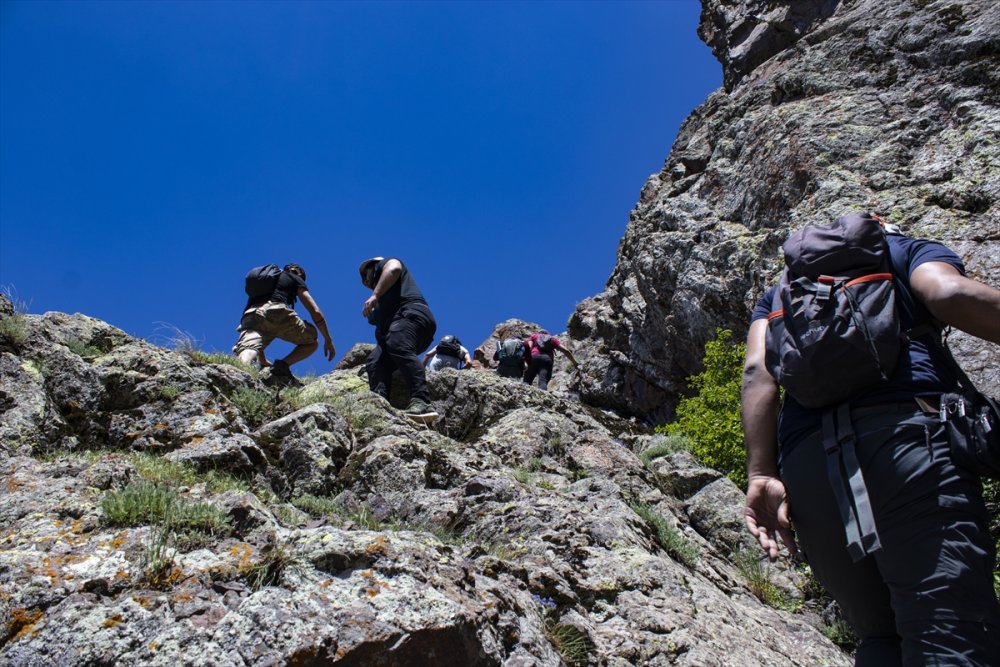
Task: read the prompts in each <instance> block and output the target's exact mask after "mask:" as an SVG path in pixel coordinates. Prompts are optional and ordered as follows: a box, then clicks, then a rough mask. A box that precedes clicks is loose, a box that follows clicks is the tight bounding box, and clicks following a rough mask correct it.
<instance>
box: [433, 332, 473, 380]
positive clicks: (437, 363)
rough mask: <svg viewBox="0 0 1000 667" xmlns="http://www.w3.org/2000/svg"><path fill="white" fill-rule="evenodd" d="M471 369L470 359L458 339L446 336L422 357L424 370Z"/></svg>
mask: <svg viewBox="0 0 1000 667" xmlns="http://www.w3.org/2000/svg"><path fill="white" fill-rule="evenodd" d="M471 367H472V357H470V356H469V351H468V350H467V349H466V348H465V346H464V345H462V341H460V340H459V339H458V338H456V337H454V336H452V335H450V334H449V335H447V336H445V337H444V338H442V339H441V342H440V343H438V344H437V345H436V346H435V347H434V348H433V349H432V350H431V351H430V352H428V353H427V354H425V355H424V368H426V369H427V370H429V371H431V372H437V371H439V370H441V369H442V368H454V369H455V370H461V369H463V368H471Z"/></svg>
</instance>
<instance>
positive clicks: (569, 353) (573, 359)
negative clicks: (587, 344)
mask: <svg viewBox="0 0 1000 667" xmlns="http://www.w3.org/2000/svg"><path fill="white" fill-rule="evenodd" d="M556 349H557V350H559V351H560V352H562V353H563V354H565V355H566V357H567V358H568V359H569V360H570V361H571V362H573V365H574V366H579V364H578V363H577V362H576V357H574V356H573V353H572V352H570V351H569V350H567V349H566V348H565V347H563V346H562V345H560V346H559V347H557V348H556Z"/></svg>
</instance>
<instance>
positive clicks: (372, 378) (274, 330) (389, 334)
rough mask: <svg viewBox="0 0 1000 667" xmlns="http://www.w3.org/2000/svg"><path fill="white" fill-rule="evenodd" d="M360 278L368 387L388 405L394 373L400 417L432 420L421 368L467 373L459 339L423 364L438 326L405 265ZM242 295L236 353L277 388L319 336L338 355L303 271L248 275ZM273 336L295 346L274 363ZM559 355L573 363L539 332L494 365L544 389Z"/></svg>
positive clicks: (377, 264)
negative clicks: (402, 398) (401, 386)
mask: <svg viewBox="0 0 1000 667" xmlns="http://www.w3.org/2000/svg"><path fill="white" fill-rule="evenodd" d="M358 273H359V275H360V278H361V284H362V285H364V286H365V287H366V288H368V289H370V290H371V294H370V295H369V296H368V298H367V299H365V302H364V305H363V306H362V309H361V312H362V315H363V316H364V317H365V318H366V319H367V320H368V322H369V324H371V325H372V326H374V327H375V348H374V349H373V350H372V351H371V353H370V354H369V355H368V359H367V361H366V362H365V370H366V372H367V375H368V386H369V388H370V389H371V390H372V391H373V392H375V393H376V394H378V395H380V396H382V397H383V398H385V399H388V398H389V391H390V388H391V386H392V382H391V381H392V375H393V372H395V371H399V373H400V375H401V376H402V378H403V380H404V381H405V383H406V386H407V388H408V389H409V394H410V400H409V403H408V404H407V406H406V408H405V410H404V413H405V414H406V415H407V416H408V417H410V418H411V419H413V420H415V421H419V422H425V423H426V422H431V421H433V420H435V419H436V418H437V417H438V416H439V415H438V413H437V412H436V411H435V410H434V408H433V407H432V406H431V404H430V397H429V395H428V392H427V378H426V375H425V369H426V370H427V371H431V372H436V371H440V370H442V369H444V368H455V369H462V368H472V367H473V359H472V357H471V356H470V355H469V351H468V349H466V348H465V347H464V346H463V345H462V342H461V341H460V340H459V339H458V338H456V337H455V336H452V335H447V336H444V337H443V338H442V339H441V341H440V342H439V343H438V344H437V345H436V346H435V347H434V348H432V349H431V350H430V351H428V352H427V353H426V354H425V355H424V357H423V361H421V359H420V357H419V355H420V353H421V352H423V351H424V350H426V349H427V348H428V347H429V346H430V344H431V343H432V342H433V340H434V335H435V333H436V332H437V322H436V320H435V319H434V314H433V313H432V312H431V310H430V308H429V307H428V305H427V300H426V299H425V298H424V296H423V294H422V293H421V291H420V289H419V288H418V287H417V283H416V281H415V280H414V279H413V276H412V275H411V274H410V272H409V270H408V269H407V268H406V265H404V264H403V263H402V262H401V261H400V260H398V259H395V258H385V257H372V258H371V259H366V260H365V261H363V262H361V265H360V266H359V267H358ZM246 292H247V295H248V299H247V303H246V305H245V306H244V308H243V316H242V318H241V319H240V324H239V327H238V328H237V331H238V332H239V340H238V341H237V342H236V345H235V346H234V347H233V353H234V354H236V355H237V356H238V357H239V358H240V360H241V361H243V362H244V363H248V364H250V363H257V364H258V365H259V366H260V367H261V368H267V367H269V368H270V374H271V377H274V378H276V379H277V381H278V382H281V383H291V382H294V381H295V380H294V376H293V375H292V372H291V370H290V366H291V365H292V364H294V363H296V362H298V361H302V360H303V359H305V358H307V357H308V356H309V355H311V354H312V353H313V352H315V351H316V349H317V348H318V347H319V341H318V333H322V334H323V337H324V345H323V353H324V356H325V357H326V359H327V360H332V359H333V357H334V355H335V354H336V350H335V348H334V346H333V341H332V339H331V337H330V332H329V330H328V329H327V326H326V321H325V319H324V317H323V312H322V311H321V310H320V308H319V306H318V305H317V304H316V301H315V299H313V297H312V295H311V294H310V293H309V289H308V287H307V286H306V272H305V270H304V269H303V268H302V267H301V266H299V265H298V264H286V265H285V267H284V268H283V269H282V268H278V266H277V265H275V264H268V265H265V266H260V267H256V268H254V269H251V270H250V272H249V273H248V274H247V277H246ZM296 300H301V301H302V304H303V305H304V306H305V307H306V310H307V311H309V315H310V317H311V318H312V321H313V324H310V323H308V322H305V321H304V320H303V319H302V318H301V317H299V315H298V313H296V312H295V303H296ZM275 338H280V339H281V340H285V341H288V342H290V343H292V344H294V345H295V348H294V349H293V350H292V351H291V352H290V353H289V354H287V355H286V356H285V357H284V358H283V359H276V360H274V361H273V362H272V361H269V360H268V359H267V357H266V355H265V354H264V350H265V349H266V348H267V346H268V345H270V344H271V343H272V342H273V341H274V339H275ZM557 351H558V352H560V353H561V354H564V355H566V357H567V358H568V359H569V360H570V361H571V362H572V363H573V365H574V366H576V365H577V361H576V358H575V357H574V356H573V353H572V352H570V351H569V350H567V349H566V347H565V346H564V345H563V344H562V343H561V342H560V341H559V339H558V338H556V337H555V336H552V335H550V334H549V332H548V331H545V330H544V329H543V330H541V331H538V332H537V333H534V334H531V335H530V336H525V337H516V338H512V339H505V340H502V341H500V342H498V344H497V351H496V353H495V354H494V355H493V359H494V360H495V361H497V362H498V367H497V372H498V373H499V374H500V375H502V376H504V377H510V378H518V379H523V381H524V382H526V383H528V384H532V383H533V382H534V380H535V378H536V377H537V378H538V387H539V388H540V389H547V388H548V384H549V380H550V379H551V377H552V368H553V357H554V355H555V352H557Z"/></svg>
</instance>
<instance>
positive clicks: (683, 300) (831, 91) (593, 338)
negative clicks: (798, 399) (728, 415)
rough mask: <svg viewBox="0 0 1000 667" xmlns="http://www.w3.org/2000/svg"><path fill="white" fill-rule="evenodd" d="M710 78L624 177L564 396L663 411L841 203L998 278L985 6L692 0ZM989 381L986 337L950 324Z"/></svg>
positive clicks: (997, 181)
mask: <svg viewBox="0 0 1000 667" xmlns="http://www.w3.org/2000/svg"><path fill="white" fill-rule="evenodd" d="M699 35H700V36H701V37H702V39H704V40H705V41H706V43H708V44H709V45H710V46H711V48H712V50H713V52H714V53H715V55H716V56H717V57H718V58H719V60H720V62H721V63H722V65H723V71H724V81H725V88H724V89H723V90H719V91H717V92H715V93H713V94H712V95H711V96H710V97H709V98H708V100H706V101H705V103H704V104H702V105H701V106H700V107H698V108H697V109H695V111H694V112H693V113H692V114H691V115H690V116H689V117H688V119H687V120H686V121H685V122H684V124H683V125H682V127H681V130H680V132H679V134H678V137H677V139H676V142H675V143H674V146H673V148H672V150H671V152H670V155H669V157H668V158H667V160H666V163H665V164H664V167H663V169H662V170H661V171H660V172H659V173H658V174H654V175H653V176H651V177H650V178H649V180H648V181H647V182H646V184H645V186H644V187H643V188H642V192H641V195H640V198H639V202H638V204H637V205H636V207H635V209H634V210H633V211H632V213H631V215H630V219H629V224H628V228H627V230H626V232H625V236H624V238H623V239H622V241H621V244H620V246H619V249H618V261H617V265H616V267H615V269H614V272H613V273H612V275H611V277H610V278H609V280H608V284H607V288H606V289H605V291H604V292H602V293H601V294H599V295H597V296H595V297H593V298H590V299H587V300H585V301H584V302H582V303H581V304H580V305H579V306H578V307H577V309H576V312H575V314H574V315H573V317H572V318H571V320H570V324H569V332H570V334H571V335H572V337H573V338H574V339H576V340H577V341H578V344H580V345H582V346H584V347H588V348H590V349H591V350H592V353H591V354H584V355H580V356H582V357H583V358H584V359H586V363H585V364H584V370H583V375H582V382H581V387H580V392H581V395H582V397H583V398H584V400H586V401H587V402H590V403H592V404H594V405H601V406H606V407H612V408H615V409H617V410H621V411H624V412H627V413H630V414H636V415H644V416H652V417H653V418H654V419H655V420H656V421H664V420H666V419H667V418H669V417H670V416H671V414H672V411H673V408H674V406H675V404H676V399H677V396H678V393H679V392H682V391H683V390H684V387H685V378H686V377H688V376H690V375H691V374H693V373H695V372H697V371H698V370H699V369H700V368H699V367H700V362H701V358H702V354H703V349H704V345H705V343H706V342H707V341H708V340H711V339H712V338H714V337H715V330H716V328H717V327H723V328H728V329H731V330H733V331H734V332H735V333H736V335H737V336H742V335H744V334H745V332H746V328H747V322H748V318H749V314H750V310H751V309H752V308H753V305H754V304H755V302H756V300H757V298H758V297H759V295H760V294H761V292H762V290H765V289H766V288H767V287H768V286H769V285H771V284H772V283H773V281H774V280H775V279H776V276H777V273H778V271H779V270H780V265H781V258H780V247H781V244H782V242H783V241H784V239H785V238H786V237H787V236H788V235H789V233H791V232H792V231H793V230H795V229H797V228H799V227H802V226H804V225H806V224H825V223H827V222H829V221H831V220H832V219H833V218H835V217H836V216H838V215H841V214H843V213H846V212H848V211H851V210H855V209H869V210H875V211H879V212H881V213H882V214H884V215H885V216H886V217H887V218H888V219H889V220H890V221H891V222H895V223H898V224H900V225H901V226H902V228H903V231H904V232H905V233H907V234H909V235H911V236H917V237H923V238H931V239H935V240H939V241H943V242H945V243H946V244H948V245H949V246H950V247H952V248H953V249H954V250H955V251H956V252H958V253H959V255H960V256H961V257H962V258H963V259H964V261H965V263H966V268H967V270H968V274H969V275H970V276H971V277H974V278H976V279H978V280H981V281H984V282H987V283H989V284H992V285H995V286H1000V214H998V208H997V207H998V202H1000V166H998V165H1000V141H998V136H997V128H998V127H1000V109H998V102H1000V74H998V72H1000V66H998V65H1000V58H998V52H1000V5H998V4H997V3H996V2H993V1H992V0H968V1H965V2H961V3H955V2H945V1H939V2H934V1H932V0H854V1H841V2H837V1H836V0H802V1H797V2H788V1H781V2H764V1H763V0H759V1H751V0H724V1H723V0H704V2H703V11H702V21H701V25H700V26H699ZM952 347H953V349H954V350H955V351H956V356H957V357H958V358H959V360H960V361H961V362H962V364H963V365H964V366H965V368H966V369H967V370H968V371H970V374H971V375H972V377H973V379H974V380H976V381H977V382H978V383H979V384H980V385H981V388H982V389H984V390H987V391H988V392H992V393H993V394H994V395H1000V353H998V352H997V348H996V346H988V345H985V344H982V343H980V342H977V341H976V340H975V339H971V338H969V337H965V336H961V335H956V336H953V337H952Z"/></svg>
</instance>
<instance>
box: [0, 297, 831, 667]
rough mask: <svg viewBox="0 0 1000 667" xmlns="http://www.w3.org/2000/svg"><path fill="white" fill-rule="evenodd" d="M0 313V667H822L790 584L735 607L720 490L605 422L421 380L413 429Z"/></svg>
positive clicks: (350, 390) (530, 394)
mask: <svg viewBox="0 0 1000 667" xmlns="http://www.w3.org/2000/svg"><path fill="white" fill-rule="evenodd" d="M0 305H4V304H0ZM6 305H8V306H9V304H6ZM0 322H2V323H3V326H2V327H0V332H2V333H0V487H2V489H3V498H2V502H0V663H2V664H5V665H12V666H22V667H29V666H30V667H34V666H37V665H61V666H62V665H67V666H69V665H112V664H114V665H171V666H173V665H206V666H207V665H212V666H213V667H214V666H220V665H279V664H281V665H333V664H336V665H397V666H402V665H454V666H456V667H457V666H463V667H466V666H470V665H509V666H521V665H525V666H527V665H561V664H579V665H584V664H591V665H598V664H599V665H637V664H642V665H734V666H736V665H738V666H740V667H743V666H746V665H765V664H782V665H803V666H805V665H810V666H812V665H846V664H849V660H848V658H847V656H846V655H845V654H844V653H842V652H841V651H840V650H839V649H838V648H836V647H835V646H834V645H833V644H831V643H830V642H829V641H827V640H826V639H825V638H824V636H823V635H822V634H821V633H820V632H819V630H817V629H816V627H814V625H817V624H820V622H821V619H820V618H819V617H818V616H816V615H815V614H804V613H801V610H802V609H804V608H807V607H803V604H802V603H803V597H804V592H803V590H804V588H805V586H804V582H803V579H802V576H801V575H800V574H799V573H797V572H794V571H789V570H787V569H784V568H782V569H776V570H774V571H773V572H772V575H771V576H772V581H773V583H772V585H773V586H775V587H776V588H774V590H777V591H781V593H780V596H781V598H782V599H783V602H782V604H781V605H779V606H785V607H787V608H798V609H800V611H799V612H798V613H792V612H790V611H779V610H777V609H775V608H772V607H770V606H767V605H765V604H763V603H762V602H760V601H759V600H758V598H757V597H755V595H754V594H753V593H752V592H751V589H750V587H749V586H750V583H751V582H752V581H753V577H752V576H751V575H750V574H749V571H748V570H746V569H745V568H744V569H743V570H741V569H740V568H739V567H737V566H736V565H734V562H735V561H734V559H735V558H736V554H738V553H739V551H740V549H748V548H749V547H751V546H752V545H750V544H749V543H748V541H747V537H746V535H745V531H744V530H743V528H742V525H741V518H740V506H741V502H742V494H741V493H740V491H739V490H738V489H737V488H736V487H735V486H734V485H733V484H732V483H731V482H730V481H729V480H728V479H725V478H722V477H721V476H720V475H719V474H718V473H716V472H714V471H711V470H707V469H704V468H701V467H699V466H698V465H697V464H696V463H695V462H694V461H693V460H692V459H691V458H690V455H688V454H686V453H682V452H673V453H669V452H661V454H662V456H660V457H659V458H653V459H652V460H651V461H650V464H649V466H648V467H647V466H646V465H644V463H643V462H642V461H641V460H640V458H639V457H638V456H637V454H636V452H641V451H643V450H648V449H649V447H650V446H653V445H661V444H662V442H661V441H662V438H657V437H651V436H646V435H640V434H637V432H636V429H635V427H634V424H632V423H631V422H628V421H624V420H622V419H620V418H618V417H614V416H613V415H610V414H605V413H603V412H600V411H597V410H594V409H592V408H588V407H586V406H584V405H582V404H581V403H580V402H578V401H576V400H570V399H567V398H565V397H562V396H559V395H556V394H554V393H549V392H542V391H539V390H537V389H536V388H526V387H525V386H524V385H523V384H520V383H517V382H512V381H510V380H507V379H505V378H500V377H499V376H497V375H496V374H495V373H492V372H489V371H471V370H470V371H452V370H450V369H449V370H446V371H444V372H441V373H438V374H435V375H433V376H432V378H431V380H430V386H431V391H432V397H433V399H434V403H435V406H436V407H437V408H438V409H439V410H440V411H442V413H443V414H444V415H445V416H444V417H443V418H442V419H441V420H440V421H439V422H438V423H437V424H435V428H434V429H433V430H431V429H428V428H424V427H418V426H417V425H415V424H413V423H411V422H409V421H408V420H406V419H405V418H404V417H403V416H402V414H401V413H400V412H399V411H398V410H397V409H395V408H393V407H392V406H390V405H389V404H388V403H387V402H385V401H384V400H382V399H380V398H378V397H376V396H375V395H373V394H371V393H370V392H369V391H368V390H367V387H366V386H365V385H364V383H363V381H362V380H361V379H360V378H359V377H358V375H357V373H356V372H355V371H354V370H335V371H333V372H332V373H330V374H328V375H325V376H322V377H320V378H317V379H315V380H314V381H312V382H311V383H310V384H308V385H307V386H306V387H304V388H302V389H287V388H286V389H283V390H281V392H279V393H278V394H277V395H276V394H275V393H274V390H273V389H268V388H267V387H265V386H263V385H262V384H261V383H260V381H259V380H258V379H257V378H256V377H254V374H253V373H251V372H248V371H247V370H244V369H241V368H238V367H235V366H232V365H229V364H217V363H211V362H212V361H213V359H215V360H217V359H218V358H213V357H207V356H206V355H203V354H200V353H197V352H181V351H172V350H166V349H162V348H159V347H155V346H153V345H150V344H149V343H147V342H145V341H143V340H139V339H135V338H131V337H129V336H127V335H126V334H124V333H123V332H121V331H119V330H118V329H115V328H114V327H111V326H109V325H107V324H105V323H103V322H100V321H98V320H94V319H91V318H89V317H86V316H84V315H64V314H61V313H48V314H45V315H18V316H12V315H11V314H10V313H9V310H8V313H7V315H5V316H4V319H3V320H0ZM230 359H231V358H230ZM749 553H753V552H749ZM755 557H756V554H755V553H754V557H752V558H750V559H749V560H747V561H746V562H747V563H750V564H752V565H757V562H756V560H755ZM748 577H749V578H748Z"/></svg>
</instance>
